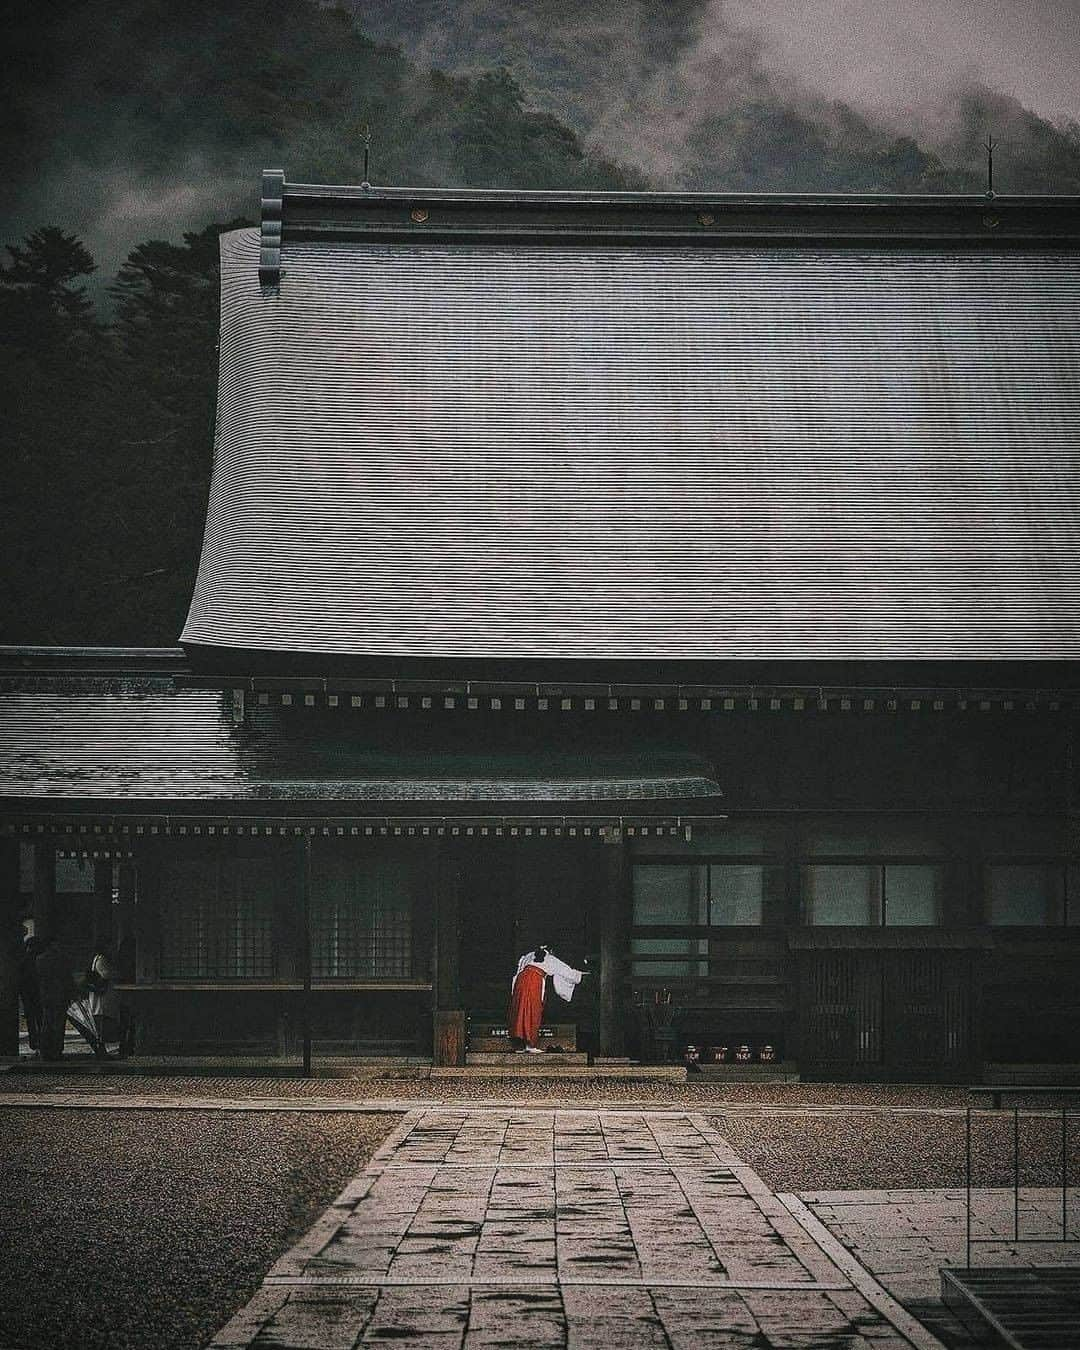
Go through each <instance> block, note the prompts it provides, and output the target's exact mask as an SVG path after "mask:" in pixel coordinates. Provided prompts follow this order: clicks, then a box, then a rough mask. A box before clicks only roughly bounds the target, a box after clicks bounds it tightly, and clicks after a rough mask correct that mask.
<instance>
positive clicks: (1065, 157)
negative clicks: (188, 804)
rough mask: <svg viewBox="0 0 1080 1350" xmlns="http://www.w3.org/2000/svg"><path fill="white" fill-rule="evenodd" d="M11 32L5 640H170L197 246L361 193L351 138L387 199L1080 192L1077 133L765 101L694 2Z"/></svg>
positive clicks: (454, 3) (175, 10)
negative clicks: (283, 178) (317, 195)
mask: <svg viewBox="0 0 1080 1350" xmlns="http://www.w3.org/2000/svg"><path fill="white" fill-rule="evenodd" d="M15 11H16V13H15V16H14V18H13V19H12V20H10V21H9V23H8V25H7V27H6V32H5V36H6V38H7V40H8V51H7V61H6V65H7V75H8V78H7V96H8V97H7V110H8V113H9V116H8V118H7V119H6V123H5V128H6V129H5V131H4V132H3V133H2V135H3V151H4V158H5V166H6V176H7V184H8V188H9V191H8V193H7V194H6V201H7V203H8V205H7V208H6V211H5V213H4V214H3V215H0V240H6V241H7V243H8V247H7V249H6V252H5V253H4V254H3V255H2V257H0V340H2V342H3V361H2V363H0V390H2V395H3V399H4V406H5V409H6V411H7V418H6V429H7V435H6V437H5V441H4V454H5V456H6V464H5V469H6V473H5V482H6V483H7V484H8V491H7V492H6V493H5V494H4V496H3V500H2V504H0V529H2V530H3V533H4V538H5V541H6V550H5V564H4V571H5V581H6V583H7V584H6V585H5V586H4V587H2V588H0V642H9V643H90V644H92V643H121V644H171V643H173V642H174V641H175V639H176V636H177V634H178V633H179V631H180V627H181V624H182V621H183V617H184V614H185V612H186V607H187V603H188V600H189V598H190V594H191V588H192V585H193V581H194V574H195V567H196V565H197V561H198V554H199V546H200V541H201V532H202V524H203V516H204V511H205V503H206V493H207V488H208V484H209V475H210V469H211V461H212V438H213V418H214V402H215V386H216V366H217V354H216V337H217V305H218V254H217V238H218V235H219V233H220V232H221V231H222V230H223V229H228V228H233V227H235V226H236V225H237V224H238V223H241V222H242V221H243V219H244V218H245V217H247V218H250V219H254V218H255V217H256V215H257V209H258V205H257V189H258V171H259V169H260V168H262V167H263V166H269V165H282V166H284V167H285V168H286V170H287V172H288V174H289V176H290V178H292V179H294V180H302V179H307V180H309V181H324V182H355V181H358V180H359V178H360V176H361V165H362V163H363V150H364V143H365V133H366V129H367V128H368V127H370V129H371V151H372V166H371V167H372V172H371V176H372V178H373V180H374V181H376V182H380V183H388V184H413V185H417V186H424V185H446V186H494V187H535V188H547V187H563V188H598V189H631V188H649V187H652V188H661V187H663V188H677V187H681V188H697V189H706V190H716V191H722V190H740V191H745V190H799V189H801V190H832V191H851V190H857V191H888V192H938V191H970V190H973V189H980V188H981V186H982V176H981V172H982V171H981V158H980V156H981V150H980V148H979V147H980V143H981V140H982V137H983V136H984V135H985V130H986V127H987V126H988V125H991V124H992V125H993V127H994V132H995V135H996V136H997V137H998V138H999V139H1000V140H1002V141H1006V142H1007V143H1008V144H1009V145H1010V148H1011V153H1010V155H1009V156H1008V158H1007V160H1006V161H1005V162H1006V163H1007V164H1009V165H1011V166H1012V167H1011V168H1009V169H1008V170H1007V171H1005V173H1004V180H1003V182H1002V184H1001V185H1002V186H1003V187H1004V188H1007V189H1011V190H1019V191H1060V192H1070V191H1080V133H1078V132H1077V129H1076V127H1075V126H1065V127H1057V126H1054V125H1052V124H1050V123H1048V122H1046V121H1044V120H1043V119H1040V118H1038V117H1036V116H1035V115H1034V114H1033V113H1030V112H1027V111H1026V110H1024V109H1023V108H1021V107H1020V106H1019V105H1018V104H1016V103H1015V101H1013V100H1009V99H1007V98H1005V97H1004V96H1001V95H998V94H995V93H994V92H993V91H990V90H987V89H985V88H981V87H978V86H973V85H972V86H967V87H965V88H964V89H963V90H960V91H958V92H957V93H956V94H955V96H951V99H950V103H949V106H948V108H947V109H944V110H942V111H941V112H940V115H936V114H933V112H932V110H927V112H926V117H925V119H924V122H923V123H921V124H920V123H917V122H915V123H913V125H912V127H911V128H910V132H909V133H905V132H904V131H903V130H901V129H898V128H897V127H893V126H890V125H888V124H887V122H885V121H883V120H880V119H877V120H875V119H874V118H873V117H871V116H869V115H867V113H866V112H865V111H859V110H857V109H855V108H853V107H850V106H847V105H845V104H843V103H840V102H836V101H831V100H829V99H828V98H827V97H826V96H825V95H824V94H821V93H815V92H813V91H808V90H807V89H804V88H799V87H796V86H795V85H794V84H793V83H792V82H790V81H787V82H785V81H784V80H783V79H781V78H780V77H779V76H778V75H777V74H776V73H775V71H773V70H771V69H770V68H769V67H768V65H767V63H766V62H765V61H764V60H763V53H762V47H761V43H760V39H759V38H757V37H756V36H755V35H754V34H753V33H752V32H748V31H746V30H741V29H736V28H734V27H730V28H720V29H718V28H717V27H716V25H717V23H718V20H717V17H716V15H717V6H716V5H712V4H709V3H707V0H664V3H655V2H654V0H625V3H624V4H621V5H613V4H607V3H605V4H601V3H599V0H578V3H574V4H571V3H570V2H569V0H530V3H528V4H524V3H519V0H409V3H408V4H405V3H401V2H400V0H348V3H345V0H342V3H341V4H339V5H327V4H319V3H316V2H315V0H278V3H275V4H270V3H265V2H259V3H256V2H255V0H235V3H229V4H224V5H216V6H202V5H189V4H184V5H179V4H175V3H172V0H83V2H82V3H75V0H52V3H50V4H48V5H41V4H37V3H33V0H22V3H20V4H17V5H16V6H15ZM708 25H712V27H709V26H708ZM1018 164H1019V165H1021V166H1022V167H1017V165H1018ZM211 222H217V223H211Z"/></svg>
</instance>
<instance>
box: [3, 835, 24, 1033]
mask: <svg viewBox="0 0 1080 1350" xmlns="http://www.w3.org/2000/svg"><path fill="white" fill-rule="evenodd" d="M20 917H21V916H20V913H19V841H18V840H17V839H0V1055H17V1054H18V1053H19V956H20V954H21V952H22V927H21V925H20V922H19V920H20Z"/></svg>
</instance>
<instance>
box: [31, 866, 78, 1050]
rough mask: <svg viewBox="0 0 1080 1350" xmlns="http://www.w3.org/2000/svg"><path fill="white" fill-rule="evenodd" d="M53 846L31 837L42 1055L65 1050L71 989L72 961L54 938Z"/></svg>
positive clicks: (54, 871) (54, 878) (54, 870)
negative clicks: (66, 1010) (65, 1013)
mask: <svg viewBox="0 0 1080 1350" xmlns="http://www.w3.org/2000/svg"><path fill="white" fill-rule="evenodd" d="M57 926H58V925H57V923H56V846H55V845H54V843H53V841H52V840H51V839H36V840H35V841H34V936H35V937H36V938H37V939H38V957H37V973H38V985H39V989H40V993H41V1033H40V1042H39V1043H40V1047H41V1055H42V1058H43V1059H49V1060H55V1059H59V1058H60V1057H61V1056H62V1055H63V1053H64V1022H65V1019H64V1009H65V1008H66V1007H67V1003H68V999H69V997H70V993H71V989H70V986H71V970H70V966H71V961H70V957H69V956H65V954H64V952H63V950H62V949H61V948H60V946H59V945H58V944H57V942H56V941H55V939H56V929H57Z"/></svg>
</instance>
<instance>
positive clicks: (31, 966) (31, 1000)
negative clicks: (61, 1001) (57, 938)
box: [18, 929, 41, 1051]
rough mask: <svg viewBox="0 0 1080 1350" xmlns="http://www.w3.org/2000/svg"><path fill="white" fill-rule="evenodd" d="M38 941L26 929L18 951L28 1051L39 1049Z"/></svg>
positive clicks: (39, 949)
mask: <svg viewBox="0 0 1080 1350" xmlns="http://www.w3.org/2000/svg"><path fill="white" fill-rule="evenodd" d="M40 952H41V943H40V941H39V940H38V939H37V938H36V937H35V936H34V935H33V933H31V932H30V931H29V929H26V930H25V931H24V933H23V938H22V942H21V945H20V950H19V957H18V960H19V998H20V999H21V1000H22V1008H23V1016H24V1017H25V1019H26V1030H27V1031H28V1032H29V1035H30V1049H31V1050H35V1051H37V1050H40V1049H41V1044H40V1042H41V990H40V988H39V986H38V971H37V959H38V956H39V954H40Z"/></svg>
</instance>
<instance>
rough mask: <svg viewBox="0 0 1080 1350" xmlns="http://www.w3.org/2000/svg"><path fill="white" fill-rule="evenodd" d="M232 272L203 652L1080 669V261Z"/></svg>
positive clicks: (778, 261)
mask: <svg viewBox="0 0 1080 1350" xmlns="http://www.w3.org/2000/svg"><path fill="white" fill-rule="evenodd" d="M222 250H223V295H222V344H221V384H220V396H219V411H218V429H217V447H216V464H215V470H214V478H213V486H212V490H211V496H210V504H209V513H208V519H207V527H206V538H205V544H204V549H203V556H202V561H201V565H200V569H199V575H198V580H197V584H196V589H195V595H194V598H193V601H192V606H191V612H190V614H189V617H188V621H187V624H186V626H185V629H184V632H183V635H182V640H183V641H184V642H186V643H189V644H200V643H203V644H210V645H214V646H223V647H230V646H232V647H239V648H253V649H260V650H271V651H282V652H324V653H337V654H346V655H359V656H364V655H370V656H394V657H407V656H437V657H464V658H474V657H475V658H488V657H494V658H498V657H506V658H522V657H556V658H589V659H597V658H601V659H603V658H612V659H639V658H641V659H669V658H670V659H711V658H717V659H721V658H722V659H786V658H790V659H804V658H818V657H820V658H828V659H921V658H925V659H941V658H946V659H947V658H952V657H963V658H979V659H987V658H989V659H993V658H1026V659H1032V658H1035V659H1038V658H1044V657H1045V658H1063V657H1075V656H1080V591H1078V588H1077V584H1076V583H1077V579H1078V575H1080V569H1078V563H1080V511H1078V489H1077V481H1078V480H1077V469H1078V467H1080V466H1078V459H1080V450H1078V447H1080V325H1078V319H1080V262H1078V259H1077V255H1075V254H1071V253H1069V252H1068V251H1066V250H1062V251H1061V252H1059V253H1055V252H1052V251H1046V250H1042V251H1030V252H1025V251H1017V250H1015V249H1014V250H1012V251H1008V252H1005V251H1002V252H998V253H994V252H981V251H980V252H970V251H968V252H965V251H962V250H955V251H950V250H948V249H947V248H940V247H939V248H934V249H925V248H924V249H914V248H912V249H904V248H900V249H897V248H895V247H889V248H883V249H878V250H872V249H859V248H850V247H848V248H836V249H828V248H822V247H820V246H812V247H811V246H798V247H790V248H788V247H770V248H761V249H755V248H749V247H742V246H735V247H733V246H726V247H718V248H715V249H713V248H686V249H683V248H671V247H656V246H647V245H639V246H630V245H628V246H625V247H624V246H602V247H601V246H592V247H590V246H588V245H565V244H541V245H525V244H505V243H504V244H499V243H476V244H434V243H433V244H431V245H423V244H419V243H415V242H412V241H410V242H407V243H380V242H371V241H364V242H359V243H358V242H339V241H317V242H309V243H301V242H296V243H292V244H290V246H289V248H288V249H287V250H286V257H285V260H284V262H285V267H284V273H283V276H282V281H281V288H280V293H279V294H273V293H270V292H268V291H263V290H261V289H260V286H259V283H258V275H257V266H258V235H257V233H256V232H255V231H246V230H245V231H238V232H236V233H233V234H231V235H226V236H223V239H222Z"/></svg>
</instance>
